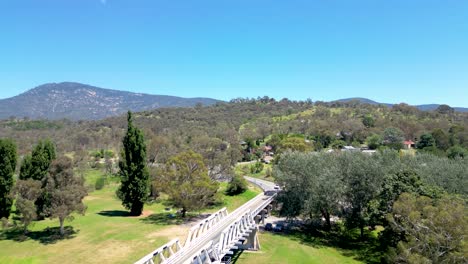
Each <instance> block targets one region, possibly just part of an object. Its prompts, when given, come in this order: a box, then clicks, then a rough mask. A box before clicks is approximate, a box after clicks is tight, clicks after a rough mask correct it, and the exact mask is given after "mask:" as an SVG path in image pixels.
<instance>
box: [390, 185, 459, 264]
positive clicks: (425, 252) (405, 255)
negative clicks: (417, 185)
mask: <svg viewBox="0 0 468 264" xmlns="http://www.w3.org/2000/svg"><path fill="white" fill-rule="evenodd" d="M467 217H468V215H467V210H466V207H465V203H464V202H463V201H462V200H459V199H457V198H454V197H450V196H445V197H443V198H442V199H440V200H438V201H434V200H432V199H430V198H429V197H425V196H416V195H413V194H409V193H403V194H401V195H400V197H399V198H398V200H397V201H396V202H395V204H394V205H393V211H392V213H391V214H389V215H388V220H389V222H390V225H391V228H392V229H393V230H395V232H399V233H401V234H402V237H403V239H402V240H401V241H400V242H399V243H398V246H397V253H398V254H397V255H396V256H395V257H394V259H393V262H395V263H466V262H467V261H468V259H467V256H468V248H467V247H466V245H465V239H466V236H467V235H468V224H467V221H466V219H467Z"/></svg>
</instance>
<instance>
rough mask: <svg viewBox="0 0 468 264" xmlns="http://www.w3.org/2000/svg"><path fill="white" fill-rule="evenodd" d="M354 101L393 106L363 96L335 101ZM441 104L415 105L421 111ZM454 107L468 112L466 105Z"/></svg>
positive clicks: (430, 109) (432, 109)
mask: <svg viewBox="0 0 468 264" xmlns="http://www.w3.org/2000/svg"><path fill="white" fill-rule="evenodd" d="M353 101H354V102H359V103H361V104H370V105H385V106H388V107H392V106H393V104H389V103H379V102H376V101H373V100H370V99H367V98H361V97H354V98H345V99H340V100H336V101H335V102H341V103H350V102H353ZM440 106H441V105H440V104H422V105H415V106H414V107H416V108H417V109H419V110H421V111H434V110H437V108H438V107H440ZM453 109H454V110H455V111H456V112H468V108H466V107H453Z"/></svg>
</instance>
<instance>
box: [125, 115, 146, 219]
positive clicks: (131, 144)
mask: <svg viewBox="0 0 468 264" xmlns="http://www.w3.org/2000/svg"><path fill="white" fill-rule="evenodd" d="M127 121H128V129H127V133H126V134H125V137H124V139H123V149H122V151H121V154H120V156H121V158H120V161H119V168H120V173H119V174H120V180H121V184H120V187H119V189H118V190H117V196H118V197H119V198H120V200H122V204H123V206H124V207H125V208H127V209H129V210H130V214H131V215H135V216H138V215H141V213H142V212H143V206H144V203H145V201H146V200H147V199H148V195H149V172H148V169H147V167H146V145H145V140H144V137H143V132H141V130H140V129H138V128H137V127H135V126H134V125H133V118H132V113H131V112H128V115H127Z"/></svg>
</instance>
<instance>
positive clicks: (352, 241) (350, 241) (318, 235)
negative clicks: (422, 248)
mask: <svg viewBox="0 0 468 264" xmlns="http://www.w3.org/2000/svg"><path fill="white" fill-rule="evenodd" d="M275 235H279V236H287V237H288V238H289V239H291V240H294V241H297V242H299V243H301V244H303V245H307V246H311V247H315V248H322V247H332V248H335V249H336V250H338V251H339V252H340V253H341V255H343V256H346V257H352V258H354V259H356V260H359V261H362V262H364V263H372V264H374V263H381V261H382V256H383V252H382V249H381V248H380V244H379V241H378V238H377V237H375V236H373V235H372V234H371V232H370V231H366V233H365V236H364V238H361V237H360V235H359V234H358V232H357V230H351V231H347V230H344V229H341V228H340V227H335V228H333V229H332V230H330V231H323V230H319V229H305V230H300V231H298V230H295V231H291V232H289V233H284V232H283V233H276V234H275Z"/></svg>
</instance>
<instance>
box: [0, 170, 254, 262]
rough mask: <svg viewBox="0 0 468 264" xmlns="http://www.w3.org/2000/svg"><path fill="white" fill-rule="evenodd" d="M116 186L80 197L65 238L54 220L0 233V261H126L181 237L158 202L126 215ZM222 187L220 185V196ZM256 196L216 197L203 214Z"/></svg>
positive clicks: (183, 230)
mask: <svg viewBox="0 0 468 264" xmlns="http://www.w3.org/2000/svg"><path fill="white" fill-rule="evenodd" d="M100 174H101V173H100V172H99V171H89V172H87V175H86V179H87V184H89V185H93V184H94V181H95V179H97V178H98V177H100V176H101V175H100ZM117 186H118V185H117V184H116V183H115V182H113V181H111V183H110V184H109V185H108V186H106V187H105V188H104V189H102V190H99V191H93V192H91V193H90V194H89V195H88V196H87V197H86V198H85V204H86V205H87V211H86V214H85V215H84V216H81V215H76V216H75V219H74V220H73V221H66V223H65V225H66V226H68V229H67V230H68V232H69V235H68V236H67V237H66V238H64V239H59V237H58V236H57V235H56V232H55V231H57V230H56V229H57V227H58V220H56V219H55V220H49V219H47V220H44V221H39V222H36V223H35V224H34V225H33V226H31V227H30V228H29V229H30V232H29V234H28V235H27V236H22V235H21V234H18V232H12V231H7V232H0V263H132V262H134V261H136V260H138V259H139V258H141V257H142V256H144V255H146V254H147V253H149V252H150V251H151V250H154V249H156V248H157V247H159V246H161V245H163V244H165V243H166V242H169V241H170V240H171V239H173V238H176V237H178V238H180V239H181V240H183V239H184V238H185V236H186V234H187V231H188V229H189V228H190V223H188V224H181V225H174V224H173V223H181V222H184V221H168V220H170V219H169V218H168V216H169V214H172V213H174V212H175V210H173V211H171V212H167V211H165V207H166V206H165V205H164V202H160V203H153V204H151V205H146V206H145V208H144V216H140V217H129V216H127V211H126V210H125V209H124V208H123V207H122V205H121V203H120V201H119V200H118V199H117V198H116V197H115V190H116V189H117ZM225 187H226V184H221V190H220V193H221V194H222V193H223V190H224V189H225ZM259 192H260V190H258V189H255V188H253V187H251V189H250V190H248V191H247V192H245V193H243V194H242V195H239V196H235V197H227V196H225V195H223V194H222V196H221V197H222V201H223V202H222V203H220V204H218V205H217V206H215V207H212V208H209V209H208V210H206V211H209V212H212V211H216V210H219V209H220V208H222V207H224V206H226V207H227V208H228V210H229V211H232V210H234V209H235V208H237V207H238V206H240V205H241V204H243V203H245V202H246V201H248V200H249V199H251V198H252V197H254V196H255V195H256V194H257V193H259ZM195 214H197V213H195ZM191 215H194V214H193V213H192V214H191ZM175 220H180V219H175ZM47 227H49V228H51V229H52V231H47V229H46V228H47Z"/></svg>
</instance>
